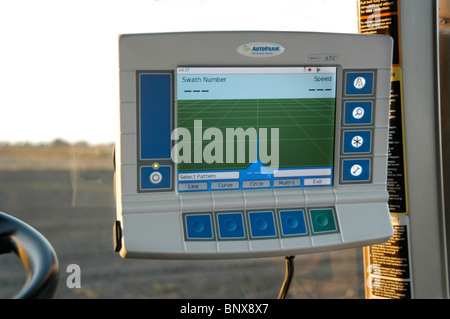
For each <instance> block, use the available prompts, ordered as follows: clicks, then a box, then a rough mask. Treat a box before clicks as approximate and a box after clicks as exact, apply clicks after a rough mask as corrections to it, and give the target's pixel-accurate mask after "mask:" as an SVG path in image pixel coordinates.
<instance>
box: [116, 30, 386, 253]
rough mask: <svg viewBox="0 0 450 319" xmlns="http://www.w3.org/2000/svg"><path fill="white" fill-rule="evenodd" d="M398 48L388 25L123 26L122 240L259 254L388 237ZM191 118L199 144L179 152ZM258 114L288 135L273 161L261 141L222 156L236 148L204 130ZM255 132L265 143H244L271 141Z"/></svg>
mask: <svg viewBox="0 0 450 319" xmlns="http://www.w3.org/2000/svg"><path fill="white" fill-rule="evenodd" d="M391 56H392V39H391V38H390V37H387V36H378V35H354V34H326V33H298V32H198V33H165V34H130V35H122V36H121V37H120V39H119V60H120V127H119V137H118V141H117V143H116V148H115V165H116V166H115V167H116V171H115V197H116V204H117V221H116V224H115V247H116V248H115V250H116V251H119V252H120V255H121V256H122V257H124V258H129V257H133V258H155V259H216V258H217V259H219V258H251V257H270V256H287V255H298V254H304V253H313V252H320V251H327V250H334V249H343V248H350V247H357V246H365V245H372V244H377V243H381V242H384V241H386V240H387V239H389V238H390V237H391V236H392V235H393V228H392V224H391V219H390V214H389V209H388V204H387V202H388V193H387V190H386V175H387V171H386V170H387V158H388V134H389V132H388V131H389V100H390V79H391V63H392V62H391ZM224 101H225V102H224ZM227 103H228V104H227ZM264 112H265V113H264ZM211 119H212V122H211ZM252 119H253V120H256V122H252ZM195 120H196V122H194V121H195ZM183 123H189V124H188V125H190V128H189V129H187V130H188V133H192V135H195V134H196V133H199V134H200V136H201V137H202V138H203V140H202V141H200V144H196V145H194V144H195V143H196V142H198V141H194V140H195V138H194V136H192V143H191V144H190V145H191V146H192V148H189V147H186V148H184V150H183V151H180V150H181V148H180V146H182V145H186V144H179V143H180V138H181V135H182V134H180V132H178V135H177V134H175V133H174V132H176V131H174V130H175V129H176V128H180V127H182V126H183ZM255 123H256V124H255ZM252 126H257V127H256V128H255V129H259V128H271V129H272V128H276V129H278V131H270V133H267V134H272V135H270V137H268V138H267V140H266V141H267V142H268V143H269V142H272V141H275V140H276V138H277V135H276V133H278V135H279V145H278V146H277V145H275V144H273V145H272V144H270V145H271V146H270V147H271V151H272V155H273V154H274V152H275V151H276V150H279V153H278V154H279V159H277V163H275V164H277V165H275V166H276V167H275V166H274V165H272V166H270V165H269V164H268V162H264V163H267V165H265V164H261V161H262V156H260V154H259V153H258V154H259V155H258V156H257V158H256V160H255V161H253V162H251V163H250V162H249V163H248V167H247V168H246V167H244V166H242V163H239V164H238V166H233V165H231V166H226V165H225V166H220V165H219V164H220V163H221V162H222V163H225V159H228V158H227V157H226V156H227V154H228V155H229V154H230V153H231V149H229V148H226V147H225V146H224V147H223V148H220V149H219V148H218V147H216V146H217V145H220V144H208V143H212V141H216V142H217V141H219V140H218V138H219V137H224V136H221V133H223V135H225V132H226V127H227V128H234V129H236V128H237V127H243V129H244V130H246V129H248V128H249V127H252ZM208 129H210V130H209V131H208ZM218 130H219V131H218ZM286 130H288V131H286ZM255 131H256V132H257V133H256V134H257V139H256V142H257V143H256V144H250V142H248V144H242V145H244V146H248V145H253V146H254V145H257V146H256V152H258V151H259V152H261V151H262V149H261V148H262V147H263V146H264V144H261V142H262V140H263V139H262V135H261V133H259V132H260V131H258V130H255ZM181 132H182V133H183V132H184V133H186V129H185V131H181ZM205 132H209V133H214V134H209V135H208V137H209V139H208V138H207V136H206V135H205V134H206V133H205ZM235 132H236V131H235ZM245 132H247V133H248V132H250V131H245ZM251 132H253V131H251ZM251 132H250V133H251ZM188 135H189V134H185V135H184V136H183V137H184V138H187V136H188ZM213 136H214V138H213ZM266 137H267V136H266ZM197 138H198V136H197ZM249 141H250V140H249ZM185 142H186V140H185ZM188 142H189V141H188ZM235 142H236V143H238V142H237V141H235ZM208 145H209V149H208V150H209V153H208V152H207V148H208ZM236 145H237V144H236ZM194 146H196V147H197V148H198V147H199V146H200V150H202V147H203V152H202V151H200V152H197V151H198V150H196V148H195V147H194ZM212 146H214V147H212ZM275 146H277V147H278V148H277V149H276V148H275ZM249 147H250V146H249ZM267 147H269V146H267ZM211 148H214V151H212V150H211ZM187 150H192V153H193V155H192V157H183V156H186V152H187ZM222 151H223V154H222V155H223V160H220V158H219V157H215V156H218V155H220V152H222ZM235 151H238V150H237V149H236V148H235ZM247 151H248V152H251V150H250V149H247ZM183 152H184V153H183ZM217 152H219V153H217ZM320 153H323V156H322V155H321V154H320ZM174 154H176V155H174ZM177 155H178V156H179V157H180V156H181V157H182V158H183V159H184V163H183V162H182V161H180V159H179V157H177ZM208 155H209V156H210V157H211V156H213V159H214V160H216V161H215V162H213V163H212V164H210V163H211V159H209V160H208V159H205V157H207V156H208ZM234 155H236V154H234ZM266 155H269V150H268V149H266ZM189 156H190V155H189ZM196 156H197V157H196ZM202 156H203V157H202ZM321 156H322V157H321ZM266 157H267V156H266ZM300 158H301V159H300ZM189 159H192V161H191V163H189ZM230 159H235V160H236V157H233V156H230ZM248 159H249V161H251V160H250V155H249V157H248ZM297 159H298V165H297V164H296V161H297ZM271 160H272V164H274V162H275V157H272V158H271ZM199 161H200V164H199ZM208 162H209V163H208ZM316 162H317V163H316ZM250 164H251V165H250ZM208 165H212V166H208ZM255 165H256V166H255ZM296 165H297V166H298V167H296ZM250 167H252V169H250ZM255 167H256V169H255Z"/></svg>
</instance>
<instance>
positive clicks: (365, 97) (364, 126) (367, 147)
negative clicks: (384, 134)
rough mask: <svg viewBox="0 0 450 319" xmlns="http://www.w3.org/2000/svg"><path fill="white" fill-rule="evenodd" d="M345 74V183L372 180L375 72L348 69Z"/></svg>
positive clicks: (343, 145) (343, 164) (342, 170)
mask: <svg viewBox="0 0 450 319" xmlns="http://www.w3.org/2000/svg"><path fill="white" fill-rule="evenodd" d="M344 78H345V85H344V87H345V89H344V101H343V116H342V118H343V121H342V124H343V129H342V138H341V141H342V143H341V144H342V148H341V155H342V156H343V159H342V161H341V183H352V182H357V183H362V182H370V181H371V178H372V157H371V156H370V154H372V152H373V129H372V128H371V126H372V125H373V122H374V101H373V98H374V95H375V72H374V71H357V72H354V71H347V72H344ZM355 97H357V98H358V99H357V100H356V99H355ZM347 156H349V157H347ZM350 156H351V157H350Z"/></svg>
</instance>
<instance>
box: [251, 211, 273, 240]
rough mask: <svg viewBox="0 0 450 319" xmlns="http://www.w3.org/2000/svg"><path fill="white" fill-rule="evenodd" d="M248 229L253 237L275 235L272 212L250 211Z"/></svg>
mask: <svg viewBox="0 0 450 319" xmlns="http://www.w3.org/2000/svg"><path fill="white" fill-rule="evenodd" d="M248 215H249V219H250V231H251V235H252V237H253V238H255V237H275V236H276V235H277V232H276V230H275V220H274V217H273V212H272V211H268V212H250V213H249V214H248Z"/></svg>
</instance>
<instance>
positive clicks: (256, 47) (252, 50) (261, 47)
mask: <svg viewBox="0 0 450 319" xmlns="http://www.w3.org/2000/svg"><path fill="white" fill-rule="evenodd" d="M284 50H285V49H284V47H283V46H281V45H279V44H276V43H271V42H253V43H246V44H243V45H241V46H239V47H238V48H237V52H238V53H239V54H241V55H244V56H248V57H256V58H266V57H272V56H277V55H280V54H283V53H284Z"/></svg>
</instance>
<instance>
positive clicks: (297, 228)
mask: <svg viewBox="0 0 450 319" xmlns="http://www.w3.org/2000/svg"><path fill="white" fill-rule="evenodd" d="M280 221H281V231H282V233H283V235H284V236H294V235H305V234H306V233H307V230H306V222H305V215H304V210H303V209H298V210H280Z"/></svg>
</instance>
